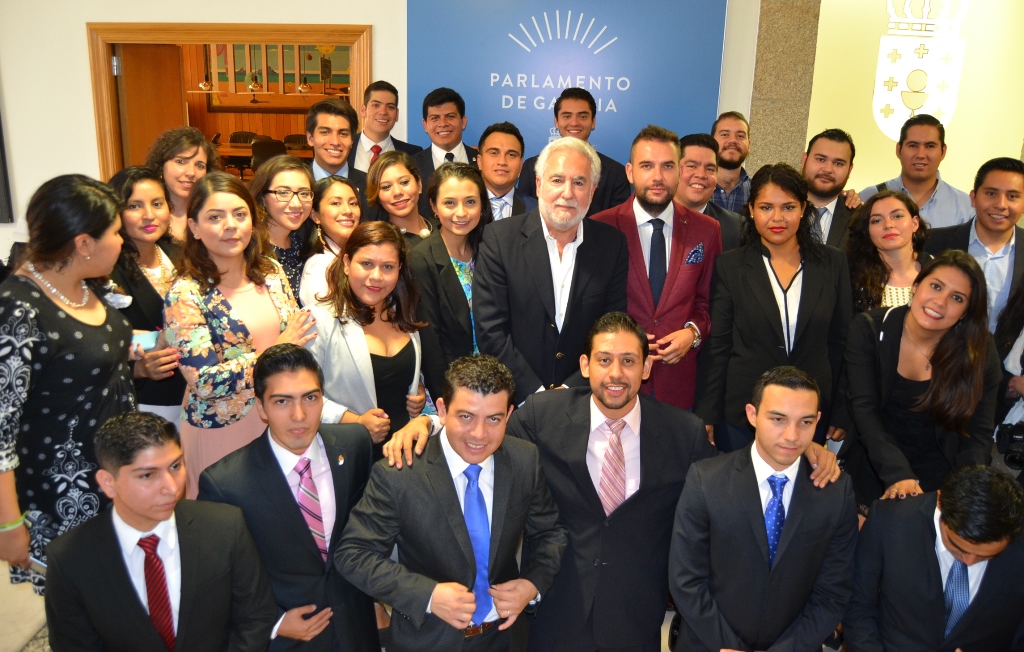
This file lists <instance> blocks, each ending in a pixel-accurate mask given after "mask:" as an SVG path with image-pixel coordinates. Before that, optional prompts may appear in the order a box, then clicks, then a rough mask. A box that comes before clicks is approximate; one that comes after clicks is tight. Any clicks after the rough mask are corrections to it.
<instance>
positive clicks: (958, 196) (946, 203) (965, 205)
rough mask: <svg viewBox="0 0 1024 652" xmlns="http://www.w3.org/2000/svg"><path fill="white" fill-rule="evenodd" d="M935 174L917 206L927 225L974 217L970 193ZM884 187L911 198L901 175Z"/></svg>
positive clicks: (871, 190)
mask: <svg viewBox="0 0 1024 652" xmlns="http://www.w3.org/2000/svg"><path fill="white" fill-rule="evenodd" d="M936 176H937V178H938V180H939V185H938V186H936V187H935V192H933V193H932V196H931V197H930V198H929V199H928V201H926V202H925V203H924V206H919V207H918V208H920V209H921V217H923V218H924V221H925V222H927V223H928V226H929V227H931V228H933V229H938V228H940V227H943V226H956V225H957V224H963V223H964V222H966V221H967V220H969V219H971V218H972V217H974V208H973V207H972V206H971V197H970V195H968V194H967V193H966V192H964V191H963V190H958V189H956V188H954V187H953V186H951V185H949V184H948V183H946V182H945V181H943V180H942V175H940V174H938V173H936ZM885 187H886V188H888V189H889V190H898V191H900V192H902V193H904V194H906V195H908V196H910V197H911V198H913V195H911V194H910V191H909V190H907V189H906V188H905V187H903V176H902V175H900V176H898V177H896V178H895V179H889V180H888V181H886V182H885ZM877 193H878V188H877V187H876V186H869V187H867V188H865V189H864V190H861V191H860V199H861V201H867V200H869V199H871V198H872V197H873V196H875V195H876V194H877ZM716 196H717V195H716Z"/></svg>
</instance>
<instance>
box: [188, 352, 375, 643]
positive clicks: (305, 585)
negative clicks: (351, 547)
mask: <svg viewBox="0 0 1024 652" xmlns="http://www.w3.org/2000/svg"><path fill="white" fill-rule="evenodd" d="M253 383H254V385H255V390H256V409H257V410H258V411H259V414H260V416H261V417H262V418H263V420H264V421H266V422H267V431H266V432H265V433H264V434H263V436H262V437H260V438H259V439H256V440H255V441H253V442H252V443H251V444H249V445H247V446H244V447H243V448H241V449H239V450H237V451H235V452H234V453H232V454H230V455H228V456H227V457H225V458H224V459H222V460H221V461H219V462H217V463H216V464H214V465H213V466H211V467H209V468H208V469H206V470H205V471H204V472H203V474H202V476H200V478H199V499H200V500H211V501H214V502H218V503H227V504H229V505H234V506H236V507H239V508H241V509H242V512H243V514H245V520H246V523H247V524H248V525H249V530H250V531H252V534H253V538H254V539H255V540H256V547H257V548H259V551H260V557H261V558H262V559H263V563H264V565H265V566H266V568H267V571H268V572H269V574H270V583H271V586H272V587H273V590H274V598H275V599H276V601H277V605H278V614H279V617H278V620H277V625H276V626H275V627H274V631H273V633H272V637H273V641H271V642H270V649H271V650H284V649H301V650H311V651H312V650H324V651H325V652H327V651H330V650H336V649H342V650H360V651H362V652H378V651H379V650H380V642H379V640H378V637H377V625H376V621H375V619H374V607H373V601H372V600H371V599H370V597H369V596H367V595H366V594H365V593H363V592H362V591H360V590H359V589H357V588H355V587H354V586H352V585H351V584H349V583H348V582H347V581H346V580H345V578H344V577H342V576H341V574H340V573H339V572H338V571H337V570H336V569H335V567H334V564H333V563H332V560H333V559H334V552H335V550H337V548H338V542H339V541H340V540H341V532H342V530H343V529H344V528H345V524H346V523H347V522H348V511H349V509H350V507H351V506H352V505H355V503H356V502H358V500H359V498H361V497H362V492H363V487H365V486H366V480H367V478H369V475H370V465H371V463H372V456H371V454H370V449H371V447H370V437H369V435H368V433H367V432H366V429H365V428H363V427H362V426H361V425H358V424H354V425H333V424H332V425H328V424H321V423H320V413H321V411H322V409H323V372H322V371H321V370H320V366H319V365H318V364H317V362H316V360H315V359H314V358H313V354H312V353H310V352H309V351H308V350H306V349H304V348H302V347H300V346H295V345H294V344H278V345H275V346H272V347H270V348H269V349H267V350H266V351H264V352H263V353H262V354H260V357H259V358H258V359H257V360H256V366H255V368H254V369H253ZM303 467H304V468H303ZM307 470H308V472H307ZM307 477H308V480H307ZM310 481H311V482H312V485H311V486H310V485H309V482H310ZM313 494H315V496H316V497H315V500H314V501H313V503H311V502H309V500H308V498H309V497H311V496H312V495H313ZM314 503H315V505H314ZM311 505H314V506H313V508H312V510H310V506H311ZM311 511H312V513H311ZM307 514H308V515H309V516H307ZM310 518H313V523H312V524H311V523H310ZM317 523H318V524H319V526H317V525H316V524H317ZM314 530H315V531H316V532H315V533H314ZM297 641H303V642H304V644H303V643H298V642H297Z"/></svg>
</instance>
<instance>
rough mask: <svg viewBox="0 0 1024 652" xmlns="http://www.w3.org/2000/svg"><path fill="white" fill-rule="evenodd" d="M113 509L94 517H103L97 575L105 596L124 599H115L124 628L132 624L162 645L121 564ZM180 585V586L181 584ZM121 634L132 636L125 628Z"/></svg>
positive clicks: (97, 543)
mask: <svg viewBox="0 0 1024 652" xmlns="http://www.w3.org/2000/svg"><path fill="white" fill-rule="evenodd" d="M113 509H114V508H113V507H110V508H109V509H108V510H107V511H105V512H103V513H102V514H101V515H100V516H97V517H96V518H101V519H104V520H105V521H106V523H105V524H104V525H103V527H102V528H100V534H99V536H98V537H97V538H98V540H97V542H96V548H97V553H98V554H97V555H96V557H97V558H96V561H97V565H98V566H99V568H100V573H101V576H102V577H103V578H104V582H105V583H106V588H107V594H108V595H109V596H123V598H124V599H123V600H120V601H118V605H119V606H120V608H122V609H124V610H125V612H124V614H123V616H124V619H123V620H124V623H125V628H126V629H127V628H128V627H132V628H134V629H136V630H137V632H138V635H139V637H143V638H150V639H152V642H153V643H154V644H159V645H162V644H163V641H162V640H161V639H160V635H159V634H157V631H156V627H154V626H153V622H152V621H151V620H150V619H149V614H148V613H146V609H145V608H144V607H143V606H142V602H140V601H139V599H138V594H137V593H136V592H135V586H134V585H133V584H132V581H131V578H130V577H129V575H128V569H127V568H126V567H125V565H124V555H123V553H122V552H121V544H120V542H119V541H118V539H117V534H116V532H115V531H114V523H113ZM179 539H180V535H179ZM182 587H183V588H184V584H183V585H182ZM183 593H184V591H183ZM180 606H181V607H184V603H181V605H180ZM184 613H185V612H184V611H183V610H181V609H179V624H178V631H182V630H181V614H184ZM125 637H126V639H127V640H131V639H132V638H135V637H133V636H129V635H128V632H125Z"/></svg>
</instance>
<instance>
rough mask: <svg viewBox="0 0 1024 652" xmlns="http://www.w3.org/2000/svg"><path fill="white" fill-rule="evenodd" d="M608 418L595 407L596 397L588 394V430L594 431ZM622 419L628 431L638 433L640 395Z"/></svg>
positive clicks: (636, 434)
mask: <svg viewBox="0 0 1024 652" xmlns="http://www.w3.org/2000/svg"><path fill="white" fill-rule="evenodd" d="M607 420H608V417H607V416H606V415H605V413H604V412H601V409H600V408H599V407H597V398H596V397H594V395H593V394H591V395H590V432H594V431H595V430H597V429H598V428H600V427H601V426H602V425H604V422H605V421H607ZM622 420H623V421H625V422H626V425H627V426H628V427H629V430H630V432H632V433H633V434H634V435H635V436H639V435H640V397H639V396H638V397H637V398H636V402H635V403H633V407H632V409H630V411H629V412H627V413H626V415H625V416H623V417H622ZM623 432H625V431H623Z"/></svg>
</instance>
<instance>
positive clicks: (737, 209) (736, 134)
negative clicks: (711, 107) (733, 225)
mask: <svg viewBox="0 0 1024 652" xmlns="http://www.w3.org/2000/svg"><path fill="white" fill-rule="evenodd" d="M711 135H712V136H713V137H714V139H715V140H716V141H717V142H718V177H717V181H716V186H715V194H714V200H715V203H716V204H718V205H719V206H721V207H722V208H724V209H726V210H728V211H732V212H734V213H743V211H744V209H745V208H746V206H747V202H748V200H749V199H750V175H749V174H747V170H746V168H744V167H743V162H744V161H746V160H747V156H749V155H750V123H749V122H747V118H746V116H744V115H743V114H742V113H740V112H739V111H726V112H725V113H722V114H720V115H719V116H718V118H716V119H715V121H714V122H713V123H712V124H711Z"/></svg>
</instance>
